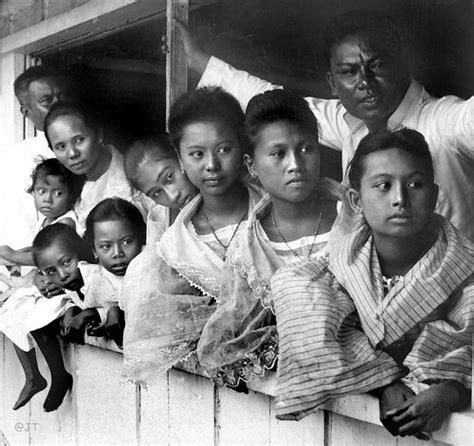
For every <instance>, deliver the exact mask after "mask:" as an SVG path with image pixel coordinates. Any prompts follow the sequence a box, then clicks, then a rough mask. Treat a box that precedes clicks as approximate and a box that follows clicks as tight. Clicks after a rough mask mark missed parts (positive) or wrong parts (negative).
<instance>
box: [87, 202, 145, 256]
mask: <svg viewBox="0 0 474 446" xmlns="http://www.w3.org/2000/svg"><path fill="white" fill-rule="evenodd" d="M122 219H125V220H127V221H128V222H129V223H130V225H131V226H132V227H133V230H134V231H135V235H136V236H137V238H138V241H139V243H140V245H141V246H143V245H144V244H145V242H146V225H145V222H144V221H143V217H142V214H140V211H139V210H138V208H137V207H136V206H134V205H133V204H132V203H130V202H129V201H127V200H124V199H122V198H118V197H114V198H106V199H105V200H102V201H101V202H100V203H98V204H97V205H96V206H95V207H94V208H93V209H92V211H90V212H89V215H88V216H87V218H86V231H85V232H84V241H85V242H86V243H87V244H88V245H89V246H90V247H91V248H93V247H94V223H98V222H102V221H110V220H122Z"/></svg>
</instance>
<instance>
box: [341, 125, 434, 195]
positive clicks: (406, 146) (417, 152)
mask: <svg viewBox="0 0 474 446" xmlns="http://www.w3.org/2000/svg"><path fill="white" fill-rule="evenodd" d="M393 148H397V149H402V150H406V151H407V152H408V153H410V154H411V155H412V156H413V157H415V158H416V159H418V160H420V163H421V164H422V165H423V168H424V169H426V172H427V173H428V176H429V178H430V180H431V181H434V168H433V160H432V158H431V153H430V149H429V147H428V144H427V142H426V140H425V138H424V136H423V135H422V134H421V133H420V132H417V131H416V130H412V129H408V128H403V129H401V130H397V131H396V132H390V131H388V130H383V131H379V132H374V133H369V134H368V135H367V136H366V137H365V138H363V139H362V140H361V142H360V143H359V145H358V146H357V150H356V152H355V154H354V157H353V158H352V160H351V162H350V164H349V166H348V169H349V172H348V177H349V182H350V184H351V187H353V188H354V189H357V190H358V189H360V180H361V178H362V175H363V174H364V166H363V161H364V157H366V156H367V155H369V154H370V153H373V152H379V151H381V150H388V149H393Z"/></svg>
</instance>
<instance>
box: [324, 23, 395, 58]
mask: <svg viewBox="0 0 474 446" xmlns="http://www.w3.org/2000/svg"><path fill="white" fill-rule="evenodd" d="M397 53H398V51H396V50H395V46H394V43H393V42H391V41H390V39H389V38H388V37H387V36H386V35H384V34H383V33H382V32H380V30H374V31H371V32H369V31H363V32H360V33H357V34H353V35H347V36H346V37H344V38H343V39H341V40H340V41H338V42H336V43H334V44H333V45H332V47H331V61H335V62H341V61H344V60H345V59H350V58H351V57H352V58H357V59H358V58H359V57H360V56H361V55H364V56H366V57H375V56H382V55H383V56H391V57H396V56H397Z"/></svg>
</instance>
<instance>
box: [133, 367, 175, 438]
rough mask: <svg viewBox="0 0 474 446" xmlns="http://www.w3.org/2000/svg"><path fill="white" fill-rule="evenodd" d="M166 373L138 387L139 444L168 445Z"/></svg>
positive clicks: (168, 423)
mask: <svg viewBox="0 0 474 446" xmlns="http://www.w3.org/2000/svg"><path fill="white" fill-rule="evenodd" d="M168 381H169V379H168V373H164V374H162V375H160V376H158V377H156V379H155V380H154V381H153V382H151V383H150V384H149V385H148V386H147V387H146V388H145V387H144V386H139V403H138V411H139V423H138V425H139V435H138V437H139V444H140V445H153V444H154V445H156V444H159V445H167V444H170V431H169V425H170V419H169V392H168Z"/></svg>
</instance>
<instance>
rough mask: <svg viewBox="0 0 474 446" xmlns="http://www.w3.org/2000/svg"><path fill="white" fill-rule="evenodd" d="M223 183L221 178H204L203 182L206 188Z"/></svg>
mask: <svg viewBox="0 0 474 446" xmlns="http://www.w3.org/2000/svg"><path fill="white" fill-rule="evenodd" d="M222 181H223V178H222V177H211V178H205V179H204V180H203V182H204V183H205V184H206V185H208V186H219V185H220V184H221V183H222Z"/></svg>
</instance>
